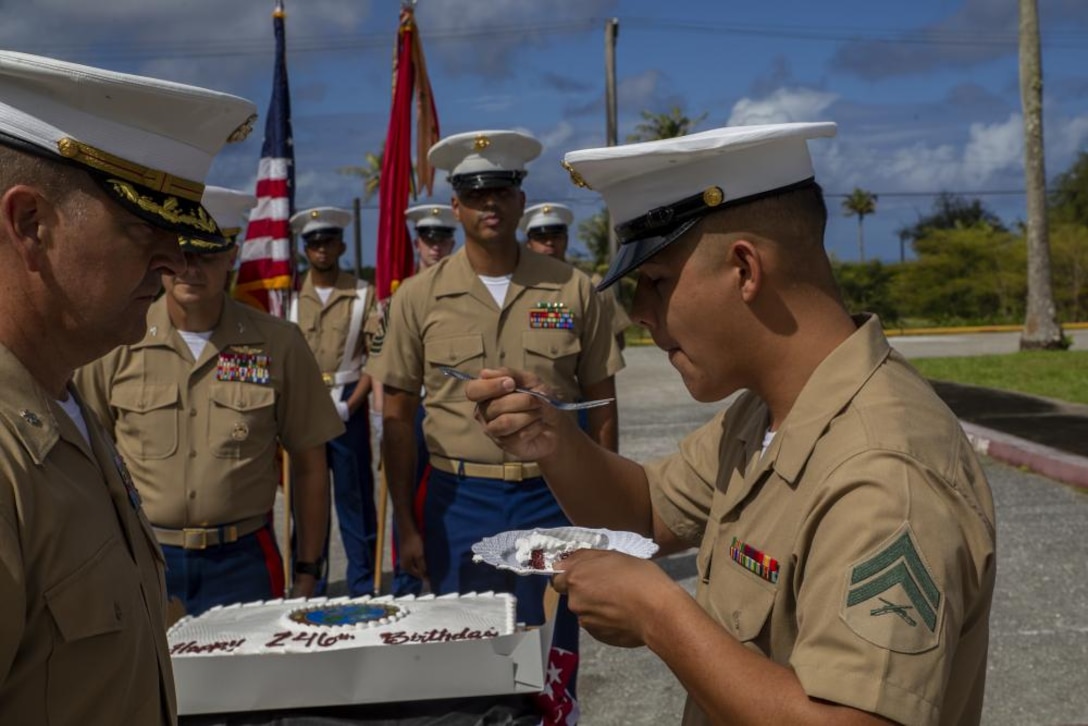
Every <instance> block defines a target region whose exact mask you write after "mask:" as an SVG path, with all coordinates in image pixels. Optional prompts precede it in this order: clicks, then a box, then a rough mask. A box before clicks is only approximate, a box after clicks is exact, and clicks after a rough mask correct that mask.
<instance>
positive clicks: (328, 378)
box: [321, 373, 336, 388]
mask: <svg viewBox="0 0 1088 726" xmlns="http://www.w3.org/2000/svg"><path fill="white" fill-rule="evenodd" d="M321 380H322V381H324V382H325V385H326V386H328V387H329V388H332V385H333V383H335V382H336V379H335V378H334V377H333V375H332V373H322V374H321Z"/></svg>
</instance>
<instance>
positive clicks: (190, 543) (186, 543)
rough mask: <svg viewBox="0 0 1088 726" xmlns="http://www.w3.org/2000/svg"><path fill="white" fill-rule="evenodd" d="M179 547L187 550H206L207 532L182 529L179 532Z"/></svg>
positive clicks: (204, 530)
mask: <svg viewBox="0 0 1088 726" xmlns="http://www.w3.org/2000/svg"><path fill="white" fill-rule="evenodd" d="M181 537H182V539H181V546H182V547H183V548H184V549H187V550H204V549H207V548H208V530H206V529H183V530H181Z"/></svg>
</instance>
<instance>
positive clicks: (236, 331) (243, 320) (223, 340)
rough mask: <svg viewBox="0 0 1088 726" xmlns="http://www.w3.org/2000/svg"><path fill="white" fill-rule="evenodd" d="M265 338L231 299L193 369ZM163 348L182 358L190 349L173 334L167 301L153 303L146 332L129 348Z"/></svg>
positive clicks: (237, 303) (243, 310)
mask: <svg viewBox="0 0 1088 726" xmlns="http://www.w3.org/2000/svg"><path fill="white" fill-rule="evenodd" d="M263 342H264V338H263V337H262V336H261V332H260V330H258V329H257V326H256V325H255V324H254V323H253V321H252V320H251V319H250V316H249V313H248V311H247V310H246V306H245V304H244V303H240V302H237V301H236V300H233V299H231V298H229V297H228V298H226V300H224V301H223V313H222V314H221V315H220V316H219V323H218V324H217V325H216V326H215V332H213V333H212V337H211V339H210V340H209V341H208V344H207V345H206V346H204V352H203V353H201V355H200V360H198V361H196V366H195V367H199V366H200V365H203V363H204V362H206V361H207V360H208V359H210V358H212V357H215V356H217V355H219V353H220V351H222V350H224V349H226V348H229V347H230V346H232V345H252V344H255V343H263ZM151 347H165V348H172V349H173V350H174V351H176V352H177V353H178V355H181V356H183V357H186V356H188V355H189V347H188V346H187V345H185V342H184V341H183V340H182V339H181V336H180V335H177V334H176V329H175V328H174V324H173V323H172V322H170V313H169V311H168V310H167V308H166V297H165V296H163V297H161V298H159V299H158V300H156V301H155V302H154V304H153V305H152V306H151V309H150V310H149V311H148V313H147V332H146V333H145V334H144V338H143V340H141V341H140V342H138V343H136V344H134V345H133V346H132V349H133V350H139V349H140V348H151Z"/></svg>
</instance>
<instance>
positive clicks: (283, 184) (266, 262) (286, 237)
mask: <svg viewBox="0 0 1088 726" xmlns="http://www.w3.org/2000/svg"><path fill="white" fill-rule="evenodd" d="M285 15H286V13H285V12H284V10H283V0H277V2H276V9H275V11H273V13H272V25H273V29H274V31H275V34H276V64H275V70H274V72H273V78H272V100H271V102H269V104H268V118H267V119H266V120H265V127H264V145H263V146H262V147H261V163H260V166H259V167H258V169H257V193H256V196H257V206H256V207H255V208H254V209H253V212H252V214H250V217H249V225H248V226H247V227H246V237H245V242H243V243H242V251H241V257H242V262H241V265H240V266H239V268H238V278H237V280H236V282H235V285H234V297H236V298H238V299H239V300H242V301H243V302H247V303H249V304H250V305H253V306H254V307H258V308H261V309H263V310H267V311H268V312H270V313H272V314H273V315H278V316H280V317H283V316H284V314H285V311H286V309H287V298H288V296H289V295H290V293H291V291H292V289H293V287H294V285H293V283H294V267H295V266H294V253H293V240H292V239H291V225H290V219H291V214H292V213H293V212H294V210H295V148H294V141H293V139H292V135H291V97H290V94H289V93H288V90H287V53H286V42H285V39H284V17H285Z"/></svg>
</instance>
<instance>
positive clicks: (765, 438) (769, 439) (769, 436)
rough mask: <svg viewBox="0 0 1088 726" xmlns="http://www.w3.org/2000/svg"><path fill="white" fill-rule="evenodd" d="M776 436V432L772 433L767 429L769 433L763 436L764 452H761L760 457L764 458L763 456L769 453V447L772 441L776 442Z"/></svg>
mask: <svg viewBox="0 0 1088 726" xmlns="http://www.w3.org/2000/svg"><path fill="white" fill-rule="evenodd" d="M774 435H775V432H774V431H771V430H770V429H767V431H766V432H765V433H764V434H763V451H761V452H760V454H759V455H760V456H763V454H766V453H767V447H768V446H770V445H771V442H772V441H774Z"/></svg>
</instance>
